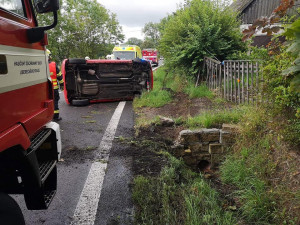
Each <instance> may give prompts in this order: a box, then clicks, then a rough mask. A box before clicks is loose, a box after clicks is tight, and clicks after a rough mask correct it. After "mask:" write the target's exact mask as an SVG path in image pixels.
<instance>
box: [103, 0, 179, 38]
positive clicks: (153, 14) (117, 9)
mask: <svg viewBox="0 0 300 225" xmlns="http://www.w3.org/2000/svg"><path fill="white" fill-rule="evenodd" d="M98 2H99V3H100V4H102V5H103V6H104V7H105V8H106V9H109V10H110V11H111V12H113V13H115V14H117V18H118V21H119V23H120V25H121V26H122V27H123V33H124V34H125V41H126V40H127V39H128V38H130V37H136V38H139V39H143V38H144V36H143V34H142V29H143V27H144V25H145V24H146V23H148V22H154V23H157V22H159V21H160V20H161V19H162V18H164V17H166V16H167V15H168V14H171V13H172V12H175V11H176V9H177V7H178V4H180V3H183V2H184V0H148V1H145V0H98Z"/></svg>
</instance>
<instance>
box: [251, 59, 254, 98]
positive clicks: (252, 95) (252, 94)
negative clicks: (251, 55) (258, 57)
mask: <svg viewBox="0 0 300 225" xmlns="http://www.w3.org/2000/svg"><path fill="white" fill-rule="evenodd" d="M253 71H254V69H253V62H251V97H252V103H253V104H254V91H253V88H254V87H253Z"/></svg>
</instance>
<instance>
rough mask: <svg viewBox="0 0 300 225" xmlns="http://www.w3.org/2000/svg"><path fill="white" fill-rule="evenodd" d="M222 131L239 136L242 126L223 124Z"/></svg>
mask: <svg viewBox="0 0 300 225" xmlns="http://www.w3.org/2000/svg"><path fill="white" fill-rule="evenodd" d="M222 131H225V132H229V133H233V134H238V133H239V132H240V126H238V125H236V124H225V123H224V124H223V125H222Z"/></svg>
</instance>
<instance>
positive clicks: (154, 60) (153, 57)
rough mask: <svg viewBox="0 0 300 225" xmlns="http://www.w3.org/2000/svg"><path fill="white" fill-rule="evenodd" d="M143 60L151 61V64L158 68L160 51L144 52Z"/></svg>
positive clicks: (150, 49)
mask: <svg viewBox="0 0 300 225" xmlns="http://www.w3.org/2000/svg"><path fill="white" fill-rule="evenodd" d="M142 55H143V59H145V60H149V61H151V64H154V65H156V66H158V56H157V55H158V51H157V50H156V49H152V48H149V49H144V50H143V51H142Z"/></svg>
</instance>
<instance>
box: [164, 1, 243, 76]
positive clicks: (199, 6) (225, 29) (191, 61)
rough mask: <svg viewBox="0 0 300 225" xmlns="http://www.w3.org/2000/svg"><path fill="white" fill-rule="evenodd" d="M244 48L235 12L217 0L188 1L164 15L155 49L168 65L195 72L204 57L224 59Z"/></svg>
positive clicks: (191, 72)
mask: <svg viewBox="0 0 300 225" xmlns="http://www.w3.org/2000/svg"><path fill="white" fill-rule="evenodd" d="M244 48H245V44H244V43H243V42H242V41H241V33H240V30H239V22H237V20H236V14H235V13H234V12H233V11H232V10H231V9H230V8H229V7H224V5H222V4H221V3H220V1H217V0H212V1H206V0H190V1H185V4H184V5H183V6H182V7H181V8H180V9H178V10H177V11H176V13H174V14H173V15H172V16H170V17H168V21H167V22H166V24H165V25H164V31H163V34H162V37H161V41H160V46H159V50H160V52H161V54H162V55H163V56H164V57H165V60H166V61H167V65H168V67H169V68H179V67H183V68H184V69H185V71H186V72H187V74H196V73H198V71H199V68H200V65H201V62H202V61H203V58H204V56H211V57H217V58H218V59H220V60H223V59H225V58H226V57H227V56H228V55H231V54H233V53H234V52H235V51H238V50H241V49H244Z"/></svg>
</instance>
